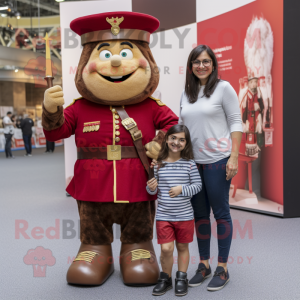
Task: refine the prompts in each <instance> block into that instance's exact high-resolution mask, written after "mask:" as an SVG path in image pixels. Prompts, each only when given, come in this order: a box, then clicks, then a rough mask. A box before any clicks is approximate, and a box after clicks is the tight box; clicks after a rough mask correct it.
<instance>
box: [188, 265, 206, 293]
mask: <svg viewBox="0 0 300 300" xmlns="http://www.w3.org/2000/svg"><path fill="white" fill-rule="evenodd" d="M210 276H211V268H210V266H209V268H208V269H207V268H206V267H205V264H203V263H200V264H199V266H198V269H197V271H196V274H195V275H194V277H193V278H192V279H191V280H190V281H189V286H193V287H195V286H199V285H200V284H201V283H202V282H203V281H204V280H205V279H206V278H208V277H210Z"/></svg>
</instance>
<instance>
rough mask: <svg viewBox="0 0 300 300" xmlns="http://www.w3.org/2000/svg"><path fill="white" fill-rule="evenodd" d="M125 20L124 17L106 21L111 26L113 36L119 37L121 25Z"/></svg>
mask: <svg viewBox="0 0 300 300" xmlns="http://www.w3.org/2000/svg"><path fill="white" fill-rule="evenodd" d="M123 20H124V17H122V18H120V19H119V18H118V17H116V18H111V19H110V18H108V17H107V18H106V21H107V22H108V23H109V24H110V25H111V29H110V30H111V32H112V34H113V35H118V33H119V32H120V27H119V25H120V24H121V23H122V22H123Z"/></svg>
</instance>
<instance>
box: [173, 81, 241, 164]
mask: <svg viewBox="0 0 300 300" xmlns="http://www.w3.org/2000/svg"><path fill="white" fill-rule="evenodd" d="M203 91H204V86H201V89H200V92H199V95H198V99H197V101H196V102H195V103H189V101H188V98H187V96H186V94H185V92H184V91H183V93H182V95H181V100H180V114H179V122H178V123H179V124H183V125H185V126H186V127H187V128H188V129H189V131H190V134H191V139H192V144H193V152H194V157H195V162H196V163H199V164H211V163H215V162H217V161H219V160H221V159H223V158H226V157H228V156H230V154H231V149H232V141H231V136H230V134H231V132H235V131H239V132H243V127H242V118H241V112H240V108H239V100H238V96H237V94H236V92H235V90H234V89H233V87H232V86H231V85H230V83H229V82H227V81H223V80H221V81H220V82H219V83H218V85H217V87H216V89H215V91H214V93H213V94H212V95H211V96H210V98H207V97H205V96H203Z"/></svg>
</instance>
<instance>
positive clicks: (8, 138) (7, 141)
mask: <svg viewBox="0 0 300 300" xmlns="http://www.w3.org/2000/svg"><path fill="white" fill-rule="evenodd" d="M4 136H5V154H6V157H12V153H11V139H12V136H13V135H12V134H10V133H5V134H4Z"/></svg>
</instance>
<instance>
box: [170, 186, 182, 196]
mask: <svg viewBox="0 0 300 300" xmlns="http://www.w3.org/2000/svg"><path fill="white" fill-rule="evenodd" d="M181 193H182V186H181V185H178V186H174V187H172V188H171V189H170V190H169V195H170V197H171V198H174V197H176V196H178V195H179V194H181Z"/></svg>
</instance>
